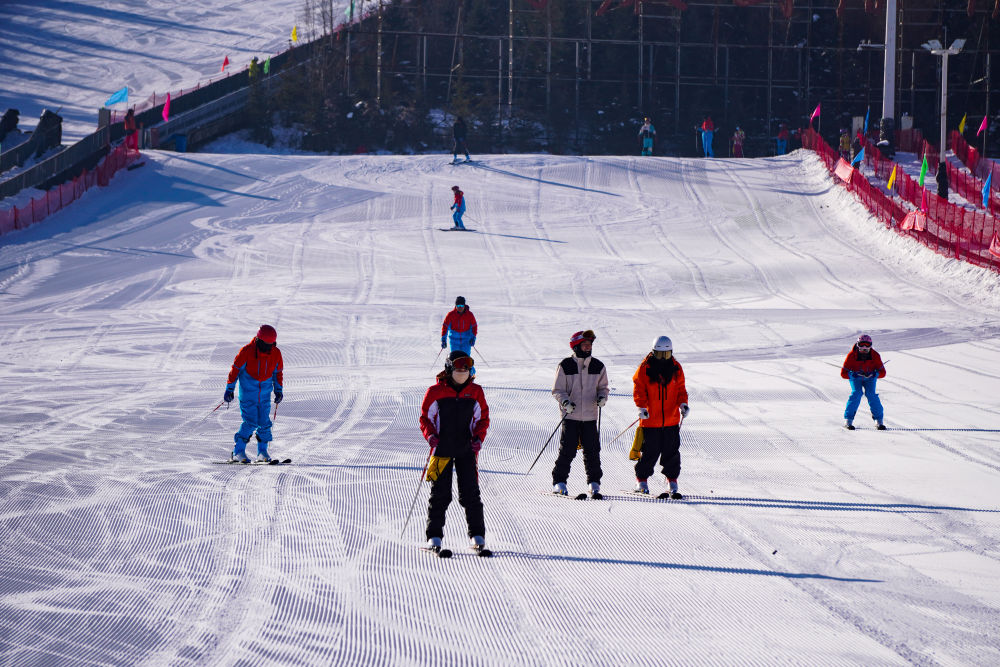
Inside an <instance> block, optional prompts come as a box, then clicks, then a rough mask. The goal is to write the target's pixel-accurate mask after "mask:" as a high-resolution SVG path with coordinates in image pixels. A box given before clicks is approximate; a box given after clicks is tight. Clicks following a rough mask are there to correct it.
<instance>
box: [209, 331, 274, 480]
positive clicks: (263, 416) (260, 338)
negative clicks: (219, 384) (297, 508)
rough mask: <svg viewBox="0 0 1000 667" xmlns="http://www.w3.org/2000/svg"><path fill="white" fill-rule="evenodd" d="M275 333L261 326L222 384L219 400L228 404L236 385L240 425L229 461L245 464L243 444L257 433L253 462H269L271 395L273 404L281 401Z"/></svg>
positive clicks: (234, 361) (244, 445)
mask: <svg viewBox="0 0 1000 667" xmlns="http://www.w3.org/2000/svg"><path fill="white" fill-rule="evenodd" d="M277 342H278V332H277V331H275V330H274V327H272V326H271V325H270V324H262V325H261V326H260V329H259V330H258V331H257V336H256V337H255V338H254V339H253V340H252V341H250V342H249V343H247V344H246V345H244V346H243V347H242V348H241V349H240V351H239V352H238V353H237V354H236V359H234V360H233V367H232V369H230V371H229V378H228V379H227V380H226V393H225V394H224V395H223V400H224V401H225V402H226V403H230V402H231V401H232V400H233V398H234V394H235V389H236V381H237V379H238V380H239V382H240V414H241V415H242V416H243V424H242V425H241V426H240V430H238V431H237V432H236V435H235V436H233V439H234V440H235V441H236V446H235V447H233V453H232V454H231V455H230V460H232V461H238V462H240V463H247V462H248V461H249V459H248V458H247V454H246V447H247V443H248V442H249V441H250V436H252V435H253V434H254V432H255V431H256V433H257V460H258V461H265V462H270V461H271V457H270V456H269V455H268V452H267V447H268V445H269V444H270V443H271V417H270V412H271V392H272V391H274V404H275V405H277V404H278V403H281V399H282V398H284V394H283V390H282V385H283V383H284V381H283V377H282V368H283V363H282V359H281V350H279V349H278V345H277Z"/></svg>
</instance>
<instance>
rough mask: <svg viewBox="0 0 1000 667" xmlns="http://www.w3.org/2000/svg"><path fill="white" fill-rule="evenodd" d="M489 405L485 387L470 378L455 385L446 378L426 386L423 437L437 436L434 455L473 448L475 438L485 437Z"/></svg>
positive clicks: (460, 451)
mask: <svg viewBox="0 0 1000 667" xmlns="http://www.w3.org/2000/svg"><path fill="white" fill-rule="evenodd" d="M489 427H490V407H489V406H488V405H487V404H486V396H485V395H484V394H483V388H482V387H480V386H479V385H478V384H476V383H475V382H473V381H471V380H469V381H468V382H466V383H465V385H463V386H461V387H455V385H453V384H451V383H450V382H449V381H448V380H447V379H446V378H443V377H442V378H438V381H437V384H435V385H433V386H431V387H430V388H428V389H427V393H426V394H424V402H423V404H422V405H421V406H420V431H421V432H422V433H423V434H424V438H426V439H430V437H431V436H432V435H436V436H437V437H438V446H437V449H436V450H435V451H434V454H435V456H446V457H453V456H457V455H459V454H467V453H469V452H470V451H471V447H470V446H469V443H471V442H472V439H473V438H478V439H479V441H480V442H482V441H483V440H485V439H486V430H487V429H488V428H489Z"/></svg>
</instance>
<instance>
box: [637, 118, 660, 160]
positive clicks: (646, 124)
mask: <svg viewBox="0 0 1000 667" xmlns="http://www.w3.org/2000/svg"><path fill="white" fill-rule="evenodd" d="M639 139H641V140H642V152H641V154H642V155H652V154H653V141H654V140H655V139H656V128H654V127H653V123H652V121H650V120H649V116H646V117H645V118H643V119H642V127H640V128H639Z"/></svg>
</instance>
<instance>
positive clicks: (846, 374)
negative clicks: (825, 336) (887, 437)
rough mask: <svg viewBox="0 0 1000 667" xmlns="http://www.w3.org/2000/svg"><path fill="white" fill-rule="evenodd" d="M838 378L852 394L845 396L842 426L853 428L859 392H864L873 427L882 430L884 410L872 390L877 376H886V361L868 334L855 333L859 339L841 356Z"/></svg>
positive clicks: (858, 404) (858, 403) (883, 428)
mask: <svg viewBox="0 0 1000 667" xmlns="http://www.w3.org/2000/svg"><path fill="white" fill-rule="evenodd" d="M840 377H842V378H844V379H845V380H849V381H850V383H851V395H850V396H848V397H847V406H846V407H845V408H844V428H846V429H847V430H848V431H853V430H854V415H856V414H857V413H858V406H860V405H861V395H862V394H864V396H865V397H866V398H867V399H868V407H869V409H870V410H871V411H872V419H874V420H875V424H876V428H877V429H878V430H879V431H884V430H885V424H883V423H882V418H883V416H884V411H883V409H882V401H881V400H880V399H879V397H878V394H877V393H875V383H876V382H877V381H878V379H879V378H884V377H885V364H883V363H882V357H881V356H879V353H878V352H876V351H875V350H874V348H872V337H871V336H869V335H868V334H861V335H860V336H858V342H856V343H855V344H854V346H853V347H852V348H851V351H850V352H848V353H847V357H846V358H845V359H844V365H843V366H842V367H841V369H840Z"/></svg>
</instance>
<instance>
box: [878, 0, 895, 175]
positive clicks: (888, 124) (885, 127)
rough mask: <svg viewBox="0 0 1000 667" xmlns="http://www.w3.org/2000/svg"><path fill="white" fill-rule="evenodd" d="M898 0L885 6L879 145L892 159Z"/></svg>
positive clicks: (890, 0) (893, 147)
mask: <svg viewBox="0 0 1000 667" xmlns="http://www.w3.org/2000/svg"><path fill="white" fill-rule="evenodd" d="M896 16H897V13H896V0H888V1H887V2H886V4H885V54H884V55H885V60H884V61H883V62H884V66H883V67H882V72H883V78H882V120H881V121H879V128H878V129H879V132H878V134H879V136H878V139H879V144H880V145H881V146H882V147H883V150H885V152H886V154H887V155H888V156H889V158H890V159H892V158H893V157H895V154H896V140H895V130H896V120H895V119H896Z"/></svg>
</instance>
